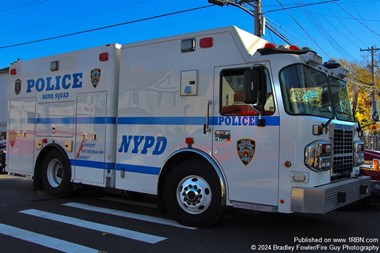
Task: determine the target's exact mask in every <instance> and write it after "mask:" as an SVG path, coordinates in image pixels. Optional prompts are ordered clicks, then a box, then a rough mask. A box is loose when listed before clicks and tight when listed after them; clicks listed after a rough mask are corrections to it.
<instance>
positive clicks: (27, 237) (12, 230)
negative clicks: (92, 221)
mask: <svg viewBox="0 0 380 253" xmlns="http://www.w3.org/2000/svg"><path fill="white" fill-rule="evenodd" d="M0 233H1V234H4V235H8V236H12V237H15V238H17V239H21V240H24V241H28V242H31V243H34V244H39V245H42V246H45V247H48V248H51V249H55V250H59V251H62V252H68V253H71V252H72V253H75V252H83V253H91V252H94V253H98V252H100V251H99V250H96V249H92V248H88V247H86V246H82V245H79V244H75V243H71V242H67V241H64V240H60V239H57V238H53V237H50V236H46V235H42V234H38V233H34V232H31V231H28V230H24V229H21V228H16V227H12V226H8V225H5V224H0Z"/></svg>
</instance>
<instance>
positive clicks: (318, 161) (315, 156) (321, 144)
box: [304, 141, 331, 171]
mask: <svg viewBox="0 0 380 253" xmlns="http://www.w3.org/2000/svg"><path fill="white" fill-rule="evenodd" d="M304 159H305V165H306V166H307V167H308V168H309V169H311V170H314V171H324V170H329V169H330V166H331V144H330V142H328V141H315V142H312V143H310V144H309V145H307V146H306V147H305V154H304Z"/></svg>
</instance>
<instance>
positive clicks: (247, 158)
mask: <svg viewBox="0 0 380 253" xmlns="http://www.w3.org/2000/svg"><path fill="white" fill-rule="evenodd" d="M236 148H237V153H238V155H239V158H240V161H241V162H242V163H243V164H244V165H245V166H247V165H248V164H249V163H250V162H251V161H252V158H253V156H254V155H255V150H256V143H255V141H254V140H251V139H240V140H238V141H237V143H236Z"/></svg>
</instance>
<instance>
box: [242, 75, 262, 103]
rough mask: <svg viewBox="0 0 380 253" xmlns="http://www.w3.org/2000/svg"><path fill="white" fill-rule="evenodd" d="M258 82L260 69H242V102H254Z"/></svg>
mask: <svg viewBox="0 0 380 253" xmlns="http://www.w3.org/2000/svg"><path fill="white" fill-rule="evenodd" d="M259 83H260V71H259V70H258V69H247V70H246V71H244V103H246V104H256V103H257V95H258V90H259Z"/></svg>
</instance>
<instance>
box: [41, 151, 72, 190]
mask: <svg viewBox="0 0 380 253" xmlns="http://www.w3.org/2000/svg"><path fill="white" fill-rule="evenodd" d="M70 179H71V166H70V162H69V161H68V159H67V158H66V157H65V156H64V154H62V153H61V152H60V151H59V150H56V149H53V150H51V151H49V153H48V154H47V155H46V157H45V159H44V163H43V176H42V182H43V185H44V189H45V190H46V191H47V192H48V193H49V194H50V195H52V196H56V197H65V196H67V195H69V194H70V193H71V190H72V184H71V182H70Z"/></svg>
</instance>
